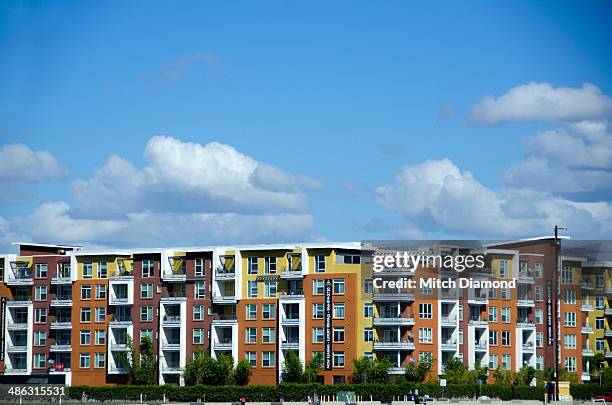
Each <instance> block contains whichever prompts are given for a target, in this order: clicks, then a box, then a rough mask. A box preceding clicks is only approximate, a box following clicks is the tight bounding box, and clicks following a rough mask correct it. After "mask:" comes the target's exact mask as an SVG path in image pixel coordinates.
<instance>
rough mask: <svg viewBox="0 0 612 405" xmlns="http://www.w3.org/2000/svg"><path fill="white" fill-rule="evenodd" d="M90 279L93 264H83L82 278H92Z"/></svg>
mask: <svg viewBox="0 0 612 405" xmlns="http://www.w3.org/2000/svg"><path fill="white" fill-rule="evenodd" d="M92 277H93V263H92V262H83V278H92Z"/></svg>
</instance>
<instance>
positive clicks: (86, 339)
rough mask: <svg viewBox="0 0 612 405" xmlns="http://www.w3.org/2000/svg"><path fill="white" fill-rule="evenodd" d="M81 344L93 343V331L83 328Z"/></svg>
mask: <svg viewBox="0 0 612 405" xmlns="http://www.w3.org/2000/svg"><path fill="white" fill-rule="evenodd" d="M80 337H81V345H82V346H87V345H90V344H91V332H90V331H88V330H82V331H81V334H80Z"/></svg>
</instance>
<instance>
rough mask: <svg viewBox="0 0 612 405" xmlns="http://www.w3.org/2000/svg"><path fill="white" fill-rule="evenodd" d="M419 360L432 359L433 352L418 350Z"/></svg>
mask: <svg viewBox="0 0 612 405" xmlns="http://www.w3.org/2000/svg"><path fill="white" fill-rule="evenodd" d="M419 361H433V354H432V353H431V352H420V353H419Z"/></svg>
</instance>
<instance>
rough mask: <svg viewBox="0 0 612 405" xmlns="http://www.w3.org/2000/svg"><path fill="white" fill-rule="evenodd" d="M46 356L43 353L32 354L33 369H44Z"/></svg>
mask: <svg viewBox="0 0 612 405" xmlns="http://www.w3.org/2000/svg"><path fill="white" fill-rule="evenodd" d="M46 362H47V356H46V355H45V354H44V353H35V354H34V366H33V367H34V368H46V367H47V365H46Z"/></svg>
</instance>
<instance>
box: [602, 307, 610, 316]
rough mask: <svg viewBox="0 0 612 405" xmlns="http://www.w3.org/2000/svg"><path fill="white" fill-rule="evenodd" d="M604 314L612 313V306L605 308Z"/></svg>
mask: <svg viewBox="0 0 612 405" xmlns="http://www.w3.org/2000/svg"><path fill="white" fill-rule="evenodd" d="M604 314H606V316H610V315H612V308H605V309H604Z"/></svg>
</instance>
